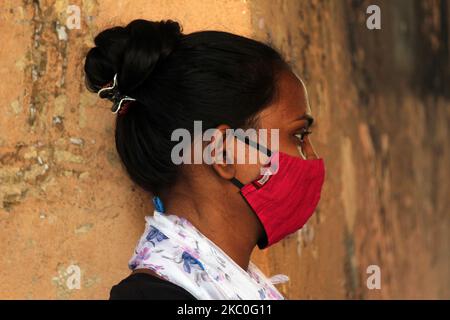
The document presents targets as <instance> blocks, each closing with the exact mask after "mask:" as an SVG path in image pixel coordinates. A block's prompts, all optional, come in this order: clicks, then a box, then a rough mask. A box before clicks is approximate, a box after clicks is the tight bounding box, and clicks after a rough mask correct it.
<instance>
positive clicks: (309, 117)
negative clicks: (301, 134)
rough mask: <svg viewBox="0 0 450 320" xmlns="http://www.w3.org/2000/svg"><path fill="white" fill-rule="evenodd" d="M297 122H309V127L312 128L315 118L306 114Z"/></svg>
mask: <svg viewBox="0 0 450 320" xmlns="http://www.w3.org/2000/svg"><path fill="white" fill-rule="evenodd" d="M297 120H306V121H308V127H311V126H312V124H313V123H314V118H313V117H312V116H311V115H310V114H307V113H304V114H303V115H302V116H300V117H299V118H297V119H295V121H297Z"/></svg>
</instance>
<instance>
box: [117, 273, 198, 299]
mask: <svg viewBox="0 0 450 320" xmlns="http://www.w3.org/2000/svg"><path fill="white" fill-rule="evenodd" d="M109 300H197V299H196V298H195V297H194V296H193V295H192V294H190V293H189V292H188V291H187V290H185V289H184V288H182V287H180V286H178V285H176V284H173V283H172V282H169V281H166V280H163V279H160V278H158V277H155V276H152V275H151V274H148V273H132V274H130V275H129V276H128V277H126V278H125V279H123V280H122V281H120V282H119V283H118V284H116V285H114V286H113V287H112V288H111V292H110V293H109Z"/></svg>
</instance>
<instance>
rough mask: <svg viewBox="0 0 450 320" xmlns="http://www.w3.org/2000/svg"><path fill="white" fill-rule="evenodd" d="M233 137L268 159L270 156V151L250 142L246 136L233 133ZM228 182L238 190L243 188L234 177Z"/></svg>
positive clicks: (254, 142)
mask: <svg viewBox="0 0 450 320" xmlns="http://www.w3.org/2000/svg"><path fill="white" fill-rule="evenodd" d="M234 136H235V137H236V138H237V139H239V140H241V141H242V142H244V143H246V144H248V145H249V146H251V147H253V148H255V149H257V150H259V151H261V152H264V154H265V155H267V156H268V157H269V158H270V157H271V156H272V151H271V150H270V149H268V148H266V147H264V146H263V145H261V144H259V143H258V142H256V141H253V140H250V138H249V137H247V136H241V135H240V134H237V133H236V132H234ZM230 182H231V183H233V184H234V185H235V186H236V187H238V188H239V189H242V188H243V187H244V184H243V183H242V182H241V181H239V180H238V179H236V178H235V177H233V178H231V179H230Z"/></svg>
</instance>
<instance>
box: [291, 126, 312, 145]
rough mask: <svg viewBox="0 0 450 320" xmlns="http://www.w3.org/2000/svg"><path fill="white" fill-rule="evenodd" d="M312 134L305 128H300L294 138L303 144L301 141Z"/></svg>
mask: <svg viewBox="0 0 450 320" xmlns="http://www.w3.org/2000/svg"><path fill="white" fill-rule="evenodd" d="M311 133H312V131H310V130H308V129H307V128H302V129H301V131H300V132H298V133H296V134H294V136H295V137H296V138H297V139H298V140H299V141H300V142H301V143H303V139H304V138H305V137H306V136H308V135H310V134H311Z"/></svg>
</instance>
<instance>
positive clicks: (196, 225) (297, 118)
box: [85, 20, 324, 300]
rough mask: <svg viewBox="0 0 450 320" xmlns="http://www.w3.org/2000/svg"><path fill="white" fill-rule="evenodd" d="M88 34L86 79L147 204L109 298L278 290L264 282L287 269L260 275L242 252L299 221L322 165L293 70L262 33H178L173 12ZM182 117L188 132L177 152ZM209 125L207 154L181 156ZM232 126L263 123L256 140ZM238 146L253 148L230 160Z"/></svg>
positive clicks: (267, 294) (266, 243) (312, 203)
mask: <svg viewBox="0 0 450 320" xmlns="http://www.w3.org/2000/svg"><path fill="white" fill-rule="evenodd" d="M95 45H96V46H95V47H94V48H92V49H90V51H89V52H88V54H87V57H86V62H85V73H86V84H87V87H88V88H89V89H90V90H91V91H93V92H97V93H98V94H99V96H100V97H101V98H106V99H109V100H111V101H112V102H113V106H112V111H113V112H115V113H117V118H116V131H115V139H116V140H115V141H116V147H117V151H118V154H119V156H120V158H121V160H122V162H123V165H124V167H125V169H126V171H127V173H128V174H129V176H130V178H131V179H132V180H133V181H134V182H135V183H136V184H138V185H139V186H141V187H142V188H143V189H144V190H146V191H148V192H149V193H151V194H153V195H154V198H153V201H154V204H155V210H154V213H153V216H147V217H146V218H145V219H146V226H145V231H144V233H143V235H142V237H141V239H140V240H139V242H138V244H137V246H136V249H135V251H134V254H133V256H132V257H131V259H130V262H129V268H130V269H131V270H132V274H131V275H129V276H128V277H127V278H126V279H124V280H122V281H121V282H120V283H119V284H117V285H115V286H113V288H112V290H111V295H110V299H263V300H264V299H284V297H283V296H282V295H281V294H280V292H279V291H278V290H277V289H276V288H275V286H274V285H273V284H274V283H277V281H283V280H286V278H287V277H284V278H283V277H281V280H280V279H279V277H278V280H277V277H275V278H272V279H268V278H267V277H266V276H265V275H264V274H263V273H262V272H261V271H260V270H259V269H258V268H257V267H256V266H255V265H254V264H253V263H252V262H251V261H250V256H251V253H252V251H253V249H254V248H255V246H256V245H257V246H258V247H259V248H260V249H264V248H267V247H270V246H271V245H273V244H275V243H277V242H278V241H280V240H282V239H283V238H285V237H286V236H287V235H289V234H291V233H293V232H295V231H297V230H299V229H300V228H301V227H302V226H303V224H304V223H306V221H307V220H308V218H309V217H310V216H311V215H312V213H313V211H314V209H315V207H316V206H317V203H318V201H319V198H320V191H321V187H322V184H323V180H324V165H323V160H322V159H319V158H318V157H317V155H316V153H315V152H314V150H313V147H312V144H311V142H310V140H309V137H308V135H309V134H310V133H311V131H310V129H311V124H312V123H313V118H312V116H311V114H310V110H309V105H308V98H307V93H306V90H305V88H304V85H303V82H302V81H301V80H300V79H299V78H298V77H297V76H296V75H295V74H294V73H293V72H292V70H291V68H290V67H289V65H288V64H287V63H286V62H285V61H284V60H283V58H282V57H281V56H280V54H279V53H278V52H277V51H276V50H274V49H273V48H271V47H269V46H268V45H265V44H263V43H260V42H258V41H255V40H251V39H248V38H245V37H242V36H238V35H234V34H230V33H226V32H219V31H201V32H194V33H191V34H183V33H182V31H181V27H180V25H179V24H178V23H177V22H174V21H172V20H165V21H159V22H153V21H146V20H134V21H132V22H131V23H129V24H128V25H127V26H126V27H114V28H110V29H107V30H105V31H103V32H101V33H100V34H98V35H97V36H96V38H95ZM199 121H201V122H200V123H201V126H202V129H201V132H200V140H199V135H198V132H197V134H195V130H196V127H195V126H196V124H198V123H199ZM180 129H181V130H184V131H183V132H186V131H187V132H188V133H191V134H193V136H192V138H191V140H190V141H189V142H191V144H185V145H184V146H185V147H186V146H187V148H185V149H183V151H182V152H181V153H180V154H179V155H180V156H181V157H182V159H184V161H183V162H182V163H181V164H180V162H179V158H180V157H178V158H177V152H175V150H179V149H177V145H179V143H180V142H179V139H176V135H174V133H175V132H177V130H180ZM207 129H214V132H215V135H214V136H213V137H212V138H211V139H210V140H209V142H211V144H212V143H213V142H214V143H215V146H218V148H216V149H214V148H213V150H214V151H213V152H212V153H211V156H212V157H214V159H215V160H214V161H213V162H209V163H205V161H202V162H201V163H194V164H191V163H190V161H189V160H191V159H192V158H195V155H194V153H195V150H197V151H198V149H196V148H197V147H198V144H197V145H196V143H198V141H200V142H201V143H200V146H201V147H200V154H201V155H202V154H204V153H202V152H203V151H204V150H205V148H206V147H207V146H208V144H207V143H206V141H204V140H202V134H203V133H205V132H206V131H207ZM230 129H235V130H236V131H235V132H234V133H233V132H232V131H233V130H231V132H232V134H231V136H226V137H227V138H226V139H225V138H223V135H220V134H219V135H217V133H225V132H227V133H228V132H230ZM237 129H243V130H248V129H254V130H255V132H256V130H260V129H263V130H260V131H258V132H265V131H264V130H267V131H271V134H270V138H267V139H266V141H265V142H264V141H263V142H262V140H257V139H256V140H255V139H254V136H252V138H250V137H249V136H247V137H245V136H242V135H240V134H238V133H237ZM174 136H175V139H174ZM230 137H231V138H230ZM211 144H210V145H211ZM238 147H240V148H244V151H245V155H244V158H245V159H246V160H249V158H250V153H251V152H252V150H257V153H258V154H259V155H260V157H258V160H257V161H256V162H255V161H253V162H251V161H236V160H239V159H237V158H238V156H239V154H238V152H234V151H235V150H236V148H238ZM191 151H192V154H191ZM197 154H198V152H197ZM241 157H242V154H241ZM220 159H222V160H226V161H218V160H220Z"/></svg>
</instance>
